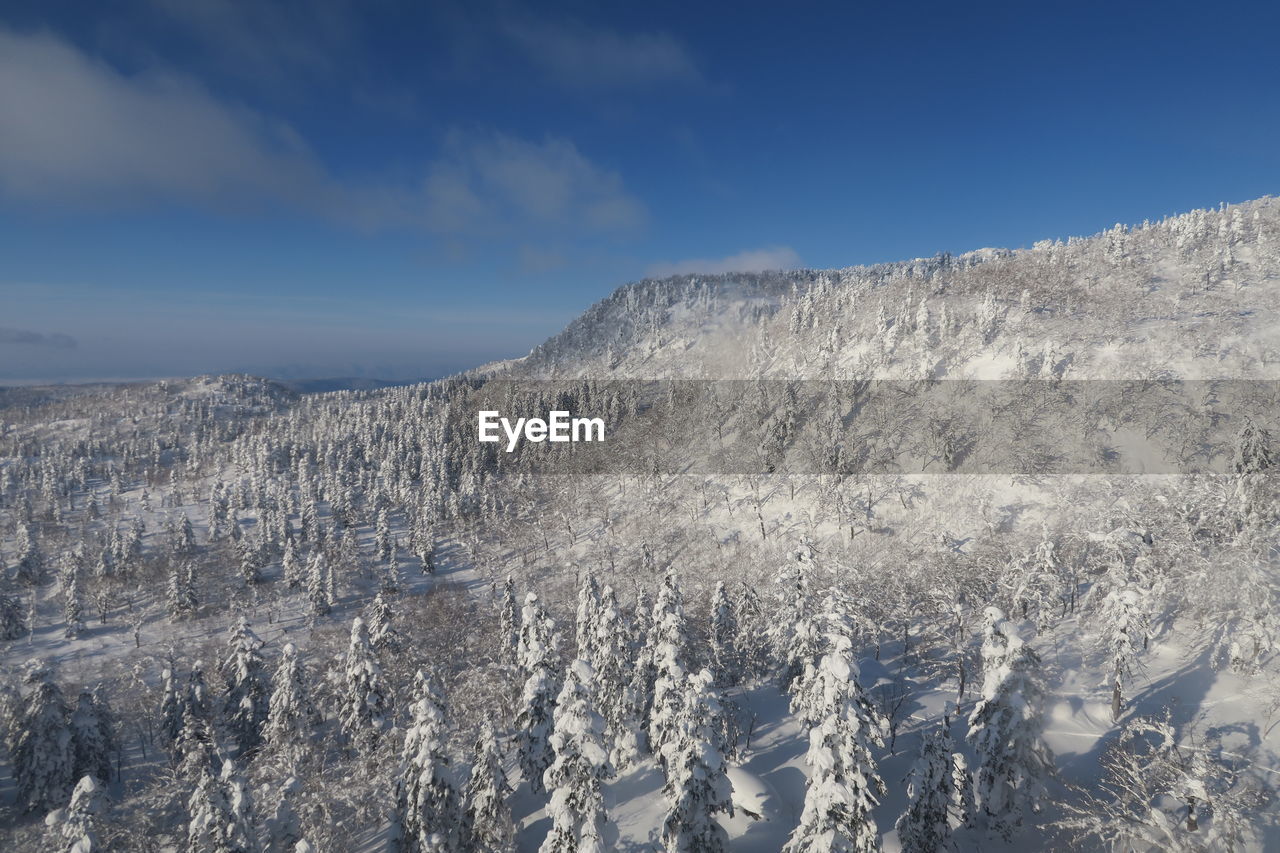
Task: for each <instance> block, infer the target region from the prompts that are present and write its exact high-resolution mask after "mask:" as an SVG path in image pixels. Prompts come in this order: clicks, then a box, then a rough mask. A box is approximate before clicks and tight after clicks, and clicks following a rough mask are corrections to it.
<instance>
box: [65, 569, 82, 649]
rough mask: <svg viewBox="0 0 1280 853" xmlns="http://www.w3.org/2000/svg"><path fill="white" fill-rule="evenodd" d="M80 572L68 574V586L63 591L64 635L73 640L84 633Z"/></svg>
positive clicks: (73, 571)
mask: <svg viewBox="0 0 1280 853" xmlns="http://www.w3.org/2000/svg"><path fill="white" fill-rule="evenodd" d="M78 576H79V572H77V571H75V570H74V569H73V570H72V571H71V572H69V573H68V575H67V579H66V586H64V587H63V589H62V602H63V607H62V618H63V623H64V627H63V630H62V634H63V636H64V637H66V638H67V639H68V640H73V639H75V638H76V637H79V636H80V635H81V634H83V633H84V606H83V605H82V604H81V602H80V581H79V577H78Z"/></svg>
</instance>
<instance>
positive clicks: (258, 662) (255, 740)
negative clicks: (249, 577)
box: [221, 616, 271, 755]
mask: <svg viewBox="0 0 1280 853" xmlns="http://www.w3.org/2000/svg"><path fill="white" fill-rule="evenodd" d="M227 649H228V651H227V656H226V657H225V658H224V659H223V661H222V666H221V673H222V678H223V680H224V681H225V682H226V685H227V692H226V695H225V696H224V697H223V702H222V711H223V718H224V719H225V720H226V724H227V729H228V731H230V733H231V736H232V737H233V738H234V739H235V742H236V744H237V745H238V746H239V749H240V754H241V755H248V754H250V753H252V752H253V751H254V750H256V749H257V748H258V745H259V744H260V743H261V742H262V724H263V723H264V722H266V719H267V711H268V709H269V705H270V702H271V683H270V679H269V678H268V677H267V671H266V665H265V664H264V662H263V660H262V651H261V649H262V640H260V639H258V636H257V635H256V634H254V633H253V631H252V629H250V627H249V622H248V620H247V619H245V618H244V617H243V616H241V617H240V618H239V619H237V620H236V624H235V625H234V626H233V627H232V629H231V631H230V637H229V638H228V640H227Z"/></svg>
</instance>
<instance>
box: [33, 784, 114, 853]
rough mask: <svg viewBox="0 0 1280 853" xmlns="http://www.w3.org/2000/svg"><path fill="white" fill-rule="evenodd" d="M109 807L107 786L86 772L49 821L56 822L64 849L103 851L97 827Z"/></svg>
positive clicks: (90, 852)
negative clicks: (64, 805)
mask: <svg viewBox="0 0 1280 853" xmlns="http://www.w3.org/2000/svg"><path fill="white" fill-rule="evenodd" d="M106 810H107V795H106V789H105V788H104V787H103V786H102V784H101V783H100V782H99V781H98V780H97V779H95V778H94V777H93V776H83V777H81V779H80V781H79V782H77V783H76V787H75V788H74V789H73V790H72V791H71V802H70V803H68V804H67V807H66V808H65V809H60V810H58V811H57V812H53V813H51V814H50V815H49V817H48V818H47V819H46V821H45V822H46V823H48V824H50V825H57V827H58V834H59V835H60V836H61V839H62V849H63V850H64V851H65V853H100V851H104V850H106V849H107V848H106V847H105V846H103V843H102V840H101V838H100V837H99V834H98V830H97V823H98V816H99V815H101V814H102V813H103V812H105V811H106Z"/></svg>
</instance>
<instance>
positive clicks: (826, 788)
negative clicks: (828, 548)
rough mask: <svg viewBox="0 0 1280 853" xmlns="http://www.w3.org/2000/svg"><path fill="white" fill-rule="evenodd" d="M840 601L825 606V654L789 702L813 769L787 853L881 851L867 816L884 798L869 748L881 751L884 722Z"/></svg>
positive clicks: (832, 600)
mask: <svg viewBox="0 0 1280 853" xmlns="http://www.w3.org/2000/svg"><path fill="white" fill-rule="evenodd" d="M841 604H842V602H841V600H840V599H839V598H838V597H836V596H831V597H829V598H828V600H827V607H826V614H825V617H826V622H827V651H826V653H825V654H824V655H823V656H822V658H821V660H820V661H819V662H818V664H817V666H816V667H811V668H810V672H809V674H808V676H807V677H806V678H805V679H804V681H803V690H802V691H801V692H798V693H796V695H795V696H794V697H793V699H792V710H793V711H796V712H798V713H800V716H801V718H802V719H803V720H806V721H807V723H808V725H809V750H808V752H807V753H806V755H805V763H806V764H808V765H809V767H810V768H811V772H810V776H809V781H808V784H807V786H806V788H805V797H804V811H803V812H802V813H801V815H800V823H799V825H798V826H797V827H796V828H795V829H794V830H793V831H792V833H791V837H790V838H789V839H788V840H787V845H786V847H785V848H784V849H785V851H786V853H805V851H871V850H878V849H879V846H880V841H879V838H878V836H877V834H876V825H875V821H874V820H873V819H872V817H871V810H872V809H873V808H874V807H875V805H876V803H877V799H876V798H877V797H878V796H881V795H883V794H884V791H885V787H884V782H883V781H882V780H881V779H880V774H879V773H878V772H877V769H876V762H875V759H874V758H873V757H872V754H871V745H872V744H876V745H881V744H882V741H881V735H880V731H881V729H882V728H883V726H882V723H881V721H880V720H879V719H878V718H877V717H876V715H875V712H874V711H873V710H872V708H871V705H870V703H869V702H868V701H867V698H866V696H865V695H864V693H863V689H862V685H861V684H860V683H859V681H858V674H859V673H858V667H857V664H856V663H855V662H854V659H853V643H852V641H851V639H850V636H849V634H850V632H851V629H850V626H849V624H848V622H847V616H845V614H844V613H843V610H842V607H841Z"/></svg>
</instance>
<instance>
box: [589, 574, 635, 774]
mask: <svg viewBox="0 0 1280 853" xmlns="http://www.w3.org/2000/svg"><path fill="white" fill-rule="evenodd" d="M596 649H597V653H598V655H599V657H600V664H599V666H597V667H595V670H596V684H597V687H596V705H597V709H598V710H599V711H600V713H601V715H602V716H603V717H604V719H605V726H606V731H607V732H608V735H609V740H610V744H611V747H612V752H611V753H610V761H611V762H612V763H613V765H614V767H615V768H616V769H619V770H622V769H625V768H626V767H628V766H630V764H631V762H632V761H634V760H635V758H636V757H637V756H638V755H639V753H640V748H641V745H642V737H643V736H642V734H641V731H640V728H641V724H640V720H639V719H637V717H636V704H637V703H636V699H635V683H634V672H633V668H634V663H635V654H636V649H635V638H634V636H633V635H632V630H631V625H630V624H629V622H628V620H627V617H626V614H625V613H623V611H622V608H621V607H620V606H619V605H618V597H617V594H616V593H614V591H613V587H612V586H608V585H606V586H605V587H604V589H603V590H602V591H601V594H600V618H599V619H598V620H597V623H596Z"/></svg>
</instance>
